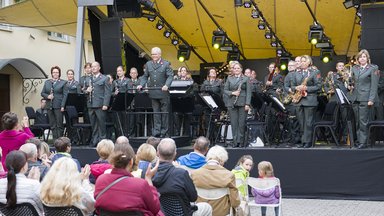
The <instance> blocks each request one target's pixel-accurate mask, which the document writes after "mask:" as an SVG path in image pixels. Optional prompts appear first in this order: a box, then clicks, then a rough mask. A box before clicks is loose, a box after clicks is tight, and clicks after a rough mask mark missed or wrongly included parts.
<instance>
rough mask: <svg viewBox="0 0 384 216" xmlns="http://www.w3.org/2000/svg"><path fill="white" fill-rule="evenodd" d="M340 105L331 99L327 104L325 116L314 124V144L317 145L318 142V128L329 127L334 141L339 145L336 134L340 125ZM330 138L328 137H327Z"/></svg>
mask: <svg viewBox="0 0 384 216" xmlns="http://www.w3.org/2000/svg"><path fill="white" fill-rule="evenodd" d="M339 113H340V112H339V105H338V104H337V102H336V101H331V102H329V103H327V105H326V106H325V110H324V113H323V116H322V118H321V121H319V122H315V124H314V125H313V138H312V146H315V143H316V139H317V136H316V130H317V129H318V128H325V129H327V128H328V129H329V131H330V133H331V135H332V138H333V141H334V143H335V144H336V146H338V145H339V141H338V137H337V136H336V133H335V131H336V128H337V126H338V121H339ZM327 140H328V139H327Z"/></svg>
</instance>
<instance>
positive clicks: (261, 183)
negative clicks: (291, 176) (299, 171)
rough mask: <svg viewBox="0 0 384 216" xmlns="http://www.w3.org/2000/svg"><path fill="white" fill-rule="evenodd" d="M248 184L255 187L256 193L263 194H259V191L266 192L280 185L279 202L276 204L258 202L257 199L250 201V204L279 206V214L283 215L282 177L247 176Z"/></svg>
mask: <svg viewBox="0 0 384 216" xmlns="http://www.w3.org/2000/svg"><path fill="white" fill-rule="evenodd" d="M247 184H248V185H249V186H250V187H251V188H252V189H255V191H256V193H257V194H256V195H260V196H263V195H261V194H258V192H266V191H268V190H272V188H276V186H278V190H279V195H280V196H279V202H278V203H276V204H263V203H256V202H255V201H249V202H248V206H249V207H252V206H256V207H272V208H275V207H279V212H278V215H279V216H281V215H282V214H281V201H282V194H281V187H280V179H278V178H252V177H249V178H247Z"/></svg>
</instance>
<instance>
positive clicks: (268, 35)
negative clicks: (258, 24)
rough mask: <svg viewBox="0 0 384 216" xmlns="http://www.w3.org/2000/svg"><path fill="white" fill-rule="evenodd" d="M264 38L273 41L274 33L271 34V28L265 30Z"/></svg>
mask: <svg viewBox="0 0 384 216" xmlns="http://www.w3.org/2000/svg"><path fill="white" fill-rule="evenodd" d="M264 37H265V39H271V38H272V33H271V30H269V28H266V29H265V34H264Z"/></svg>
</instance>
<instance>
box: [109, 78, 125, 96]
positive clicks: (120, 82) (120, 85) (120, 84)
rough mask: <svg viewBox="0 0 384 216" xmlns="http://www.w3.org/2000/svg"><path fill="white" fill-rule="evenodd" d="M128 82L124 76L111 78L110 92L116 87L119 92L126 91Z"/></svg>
mask: <svg viewBox="0 0 384 216" xmlns="http://www.w3.org/2000/svg"><path fill="white" fill-rule="evenodd" d="M128 82H129V79H128V78H126V77H124V78H123V79H115V80H113V83H112V86H113V89H112V92H115V91H116V89H118V90H119V93H125V92H127V91H128V88H129V86H128Z"/></svg>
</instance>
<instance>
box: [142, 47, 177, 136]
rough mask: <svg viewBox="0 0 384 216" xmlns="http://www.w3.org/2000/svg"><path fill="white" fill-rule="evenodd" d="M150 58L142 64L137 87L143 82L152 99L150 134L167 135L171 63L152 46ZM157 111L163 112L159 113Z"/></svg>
mask: <svg viewBox="0 0 384 216" xmlns="http://www.w3.org/2000/svg"><path fill="white" fill-rule="evenodd" d="M151 57H152V60H150V61H148V62H147V63H146V64H145V65H144V74H143V76H142V77H141V80H140V85H138V86H137V89H139V90H140V89H141V88H142V87H143V86H144V85H145V84H147V86H148V87H149V88H152V89H150V90H149V97H150V98H151V99H152V108H153V112H155V114H154V115H153V121H154V128H153V133H152V135H153V136H155V137H166V136H168V135H169V134H168V128H169V123H168V122H169V121H168V120H169V111H170V107H169V104H170V99H169V91H168V88H169V87H170V86H171V83H172V80H173V70H172V68H171V63H169V62H168V61H166V60H164V59H163V58H161V49H160V48H159V47H154V48H152V50H151ZM158 112H164V113H162V114H159V113H158Z"/></svg>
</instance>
